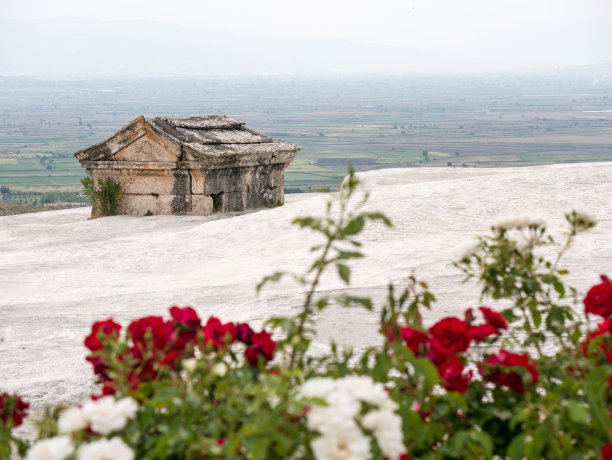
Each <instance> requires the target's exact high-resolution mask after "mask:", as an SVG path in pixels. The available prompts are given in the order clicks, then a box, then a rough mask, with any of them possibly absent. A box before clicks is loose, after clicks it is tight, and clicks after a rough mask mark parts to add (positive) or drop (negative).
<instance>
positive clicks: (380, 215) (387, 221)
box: [366, 212, 393, 227]
mask: <svg viewBox="0 0 612 460" xmlns="http://www.w3.org/2000/svg"><path fill="white" fill-rule="evenodd" d="M366 216H368V219H370V220H380V221H382V222H383V223H384V224H385V225H386V226H387V227H393V223H392V222H391V220H390V219H389V218H388V217H387V216H385V215H384V214H383V213H381V212H370V213H368V214H366Z"/></svg>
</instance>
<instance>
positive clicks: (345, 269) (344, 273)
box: [336, 264, 351, 284]
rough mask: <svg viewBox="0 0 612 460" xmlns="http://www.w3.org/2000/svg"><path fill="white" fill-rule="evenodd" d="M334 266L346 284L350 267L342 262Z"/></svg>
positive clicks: (349, 274)
mask: <svg viewBox="0 0 612 460" xmlns="http://www.w3.org/2000/svg"><path fill="white" fill-rule="evenodd" d="M336 268H338V276H340V278H342V281H344V282H345V283H346V284H349V279H350V276H351V269H350V268H348V267H347V266H346V265H344V264H336Z"/></svg>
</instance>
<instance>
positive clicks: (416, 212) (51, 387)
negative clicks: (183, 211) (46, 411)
mask: <svg viewBox="0 0 612 460" xmlns="http://www.w3.org/2000/svg"><path fill="white" fill-rule="evenodd" d="M363 177H364V179H365V182H366V184H367V186H368V188H369V189H370V190H371V199H370V208H371V209H373V210H374V209H375V210H381V211H384V212H385V213H387V215H389V217H390V218H391V219H392V220H393V222H394V223H395V227H394V228H393V229H386V228H383V227H382V226H379V225H377V226H373V227H370V228H369V229H368V230H367V231H366V232H365V233H364V234H363V237H362V239H363V241H364V242H365V248H366V252H367V254H368V257H367V258H366V259H365V260H363V261H359V263H357V264H353V267H354V276H353V283H354V285H355V286H359V287H360V289H359V291H358V292H360V293H368V294H370V295H373V296H375V297H376V296H378V297H380V296H381V295H383V294H384V292H385V289H386V285H387V283H388V282H389V281H393V282H395V283H400V284H401V283H402V281H403V280H404V279H405V278H406V277H407V276H408V275H409V274H410V271H411V270H412V269H414V270H415V271H416V273H417V275H418V276H419V277H421V278H423V279H425V280H427V281H429V283H430V287H431V289H432V290H433V291H434V292H435V293H436V294H437V296H438V300H439V301H438V303H437V306H436V308H435V310H434V311H432V312H431V313H430V314H429V316H428V321H429V322H433V321H434V320H436V319H437V318H439V317H441V316H444V315H449V314H457V315H458V314H461V312H463V310H464V309H465V308H466V307H469V306H477V305H478V295H477V292H478V291H477V288H476V287H475V286H474V285H471V284H469V285H463V284H462V283H461V275H460V273H459V272H458V271H457V270H456V269H455V268H454V267H453V266H452V265H451V262H452V261H453V260H455V259H456V258H457V257H458V255H459V254H460V253H461V251H462V248H464V247H466V246H467V245H469V243H470V241H471V239H472V238H473V237H475V236H476V235H478V234H481V233H483V232H486V231H487V230H488V228H489V226H490V224H491V223H493V222H495V221H496V220H497V219H499V218H500V217H502V216H508V215H515V216H516V215H528V216H533V217H539V218H542V219H544V220H545V221H546V222H547V223H548V224H549V228H551V229H552V230H554V231H555V232H556V233H558V234H559V233H560V232H561V230H562V228H563V227H562V225H563V213H564V212H565V211H568V210H570V209H571V208H579V209H582V210H586V211H589V212H590V213H591V214H592V215H593V216H595V217H596V218H597V219H598V221H599V225H598V226H597V227H596V228H595V229H594V230H592V231H590V232H589V233H587V234H585V235H583V236H582V237H580V238H579V239H578V241H577V243H576V244H575V246H574V249H573V250H572V251H571V252H570V253H569V254H568V257H567V258H566V259H565V264H566V265H567V267H568V268H570V269H571V271H572V273H571V275H570V280H571V281H572V282H573V283H574V284H575V285H576V286H577V287H578V288H580V289H581V290H583V291H584V290H585V289H586V288H588V286H590V285H591V284H593V283H595V282H597V279H598V275H599V273H605V272H608V273H611V272H612V269H611V267H612V164H610V163H589V164H574V165H558V166H544V167H532V168H513V169H467V168H461V169H451V168H448V169H442V168H419V169H393V170H381V171H375V172H369V173H367V174H364V175H363ZM327 198H328V196H326V195H289V196H288V197H287V203H286V205H285V206H283V207H281V208H275V209H264V210H261V211H258V212H253V213H248V214H243V215H239V216H234V217H228V218H218V217H212V218H211V217H198V216H187V217H181V216H155V217H146V218H143V217H129V216H119V217H108V218H102V219H96V220H87V218H88V216H89V208H82V209H74V210H63V211H51V212H44V213H39V214H27V215H19V216H7V217H0V248H1V250H0V292H1V293H2V294H1V295H0V312H1V313H2V316H1V318H2V319H1V320H0V337H3V339H4V342H3V343H1V344H0V389H1V390H4V391H14V392H19V393H21V394H23V395H24V396H25V397H26V398H27V399H29V400H30V401H32V403H33V405H34V406H35V407H41V406H42V405H43V404H67V403H77V402H79V401H80V400H81V399H83V398H85V397H87V395H88V394H89V393H90V392H91V390H92V388H93V385H92V374H91V371H90V368H89V364H88V363H87V362H85V360H84V357H85V354H86V350H85V349H84V347H83V346H82V339H83V337H84V336H85V335H86V334H87V333H88V331H89V328H90V325H91V323H92V322H93V321H95V320H97V319H105V318H108V317H114V318H115V319H116V320H118V321H120V322H122V323H124V324H125V323H127V322H128V321H130V320H132V319H134V318H137V317H140V316H145V315H152V314H153V315H164V314H166V313H167V310H168V308H169V307H170V306H171V305H173V304H178V305H192V306H193V307H195V308H196V309H197V311H198V312H199V313H200V315H201V316H202V317H204V318H206V317H207V316H208V315H217V316H219V317H220V318H222V319H223V320H225V321H228V320H234V321H238V320H239V321H249V322H251V323H253V324H255V325H257V326H259V325H260V324H261V323H262V322H263V321H264V320H265V319H266V318H269V317H270V316H272V315H289V314H293V313H296V311H297V307H298V305H299V304H300V301H301V298H302V297H301V296H302V294H301V291H300V290H299V289H298V288H297V287H296V286H295V285H292V284H290V283H289V282H283V283H281V284H278V285H274V286H271V287H270V288H268V289H266V290H265V291H264V292H263V293H262V295H260V296H259V297H255V293H254V286H255V284H256V283H257V282H258V281H259V280H260V279H261V278H262V277H263V276H264V275H266V274H269V273H271V272H273V271H275V270H277V269H287V270H300V269H302V268H304V267H306V265H307V264H308V263H309V261H311V254H310V253H309V252H308V250H307V248H308V246H309V245H311V244H314V243H315V242H316V241H317V239H316V238H315V237H314V236H313V235H312V234H311V233H309V232H307V231H300V230H298V229H297V228H295V227H294V226H292V225H290V221H291V220H292V218H293V217H295V216H299V215H315V214H320V213H322V212H323V206H324V200H325V199H327ZM342 288H343V286H342V283H341V282H340V281H339V280H338V279H337V277H336V275H335V274H333V273H332V274H330V276H328V278H327V279H326V281H325V283H324V284H323V286H322V290H326V291H335V290H338V289H342ZM376 319H377V315H376V314H374V313H367V312H363V311H361V310H350V311H349V310H345V309H341V308H330V309H329V310H327V311H325V312H324V313H321V314H319V318H318V320H319V325H320V326H319V330H320V335H319V338H318V343H317V344H316V346H317V347H319V348H320V347H322V346H323V345H322V344H323V343H326V342H327V340H328V339H329V338H330V337H334V338H335V339H336V340H337V341H339V342H341V343H350V344H353V345H355V346H357V347H363V346H366V345H371V344H376V343H377V342H378V339H377V336H376V333H375V322H376Z"/></svg>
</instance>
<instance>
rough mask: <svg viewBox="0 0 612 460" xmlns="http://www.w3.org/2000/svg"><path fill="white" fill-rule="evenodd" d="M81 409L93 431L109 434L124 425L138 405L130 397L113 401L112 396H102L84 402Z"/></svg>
mask: <svg viewBox="0 0 612 460" xmlns="http://www.w3.org/2000/svg"><path fill="white" fill-rule="evenodd" d="M81 410H82V413H83V415H84V416H85V418H86V419H87V421H88V422H89V423H90V424H91V429H92V430H93V431H95V432H96V433H100V434H109V433H112V432H113V431H117V430H120V429H122V428H123V427H125V425H126V423H127V421H128V419H130V418H133V417H134V416H135V415H136V411H137V410H138V405H137V404H136V401H134V400H133V399H132V398H123V399H122V400H120V401H115V398H113V397H112V396H104V397H103V398H100V399H98V400H97V401H88V402H86V403H85V404H84V405H83V408H82V409H81Z"/></svg>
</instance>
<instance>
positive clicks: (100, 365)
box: [85, 355, 109, 380]
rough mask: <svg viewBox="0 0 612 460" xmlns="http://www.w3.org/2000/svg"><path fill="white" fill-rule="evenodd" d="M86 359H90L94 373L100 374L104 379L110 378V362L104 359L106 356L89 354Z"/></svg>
mask: <svg viewBox="0 0 612 460" xmlns="http://www.w3.org/2000/svg"><path fill="white" fill-rule="evenodd" d="M85 359H86V360H87V361H89V362H90V363H91V365H92V366H93V371H94V374H96V375H98V376H99V377H100V378H101V379H102V380H107V379H108V378H109V376H108V370H109V366H108V363H107V362H106V361H105V360H104V358H100V357H99V356H92V355H89V356H87V357H86V358H85Z"/></svg>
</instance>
